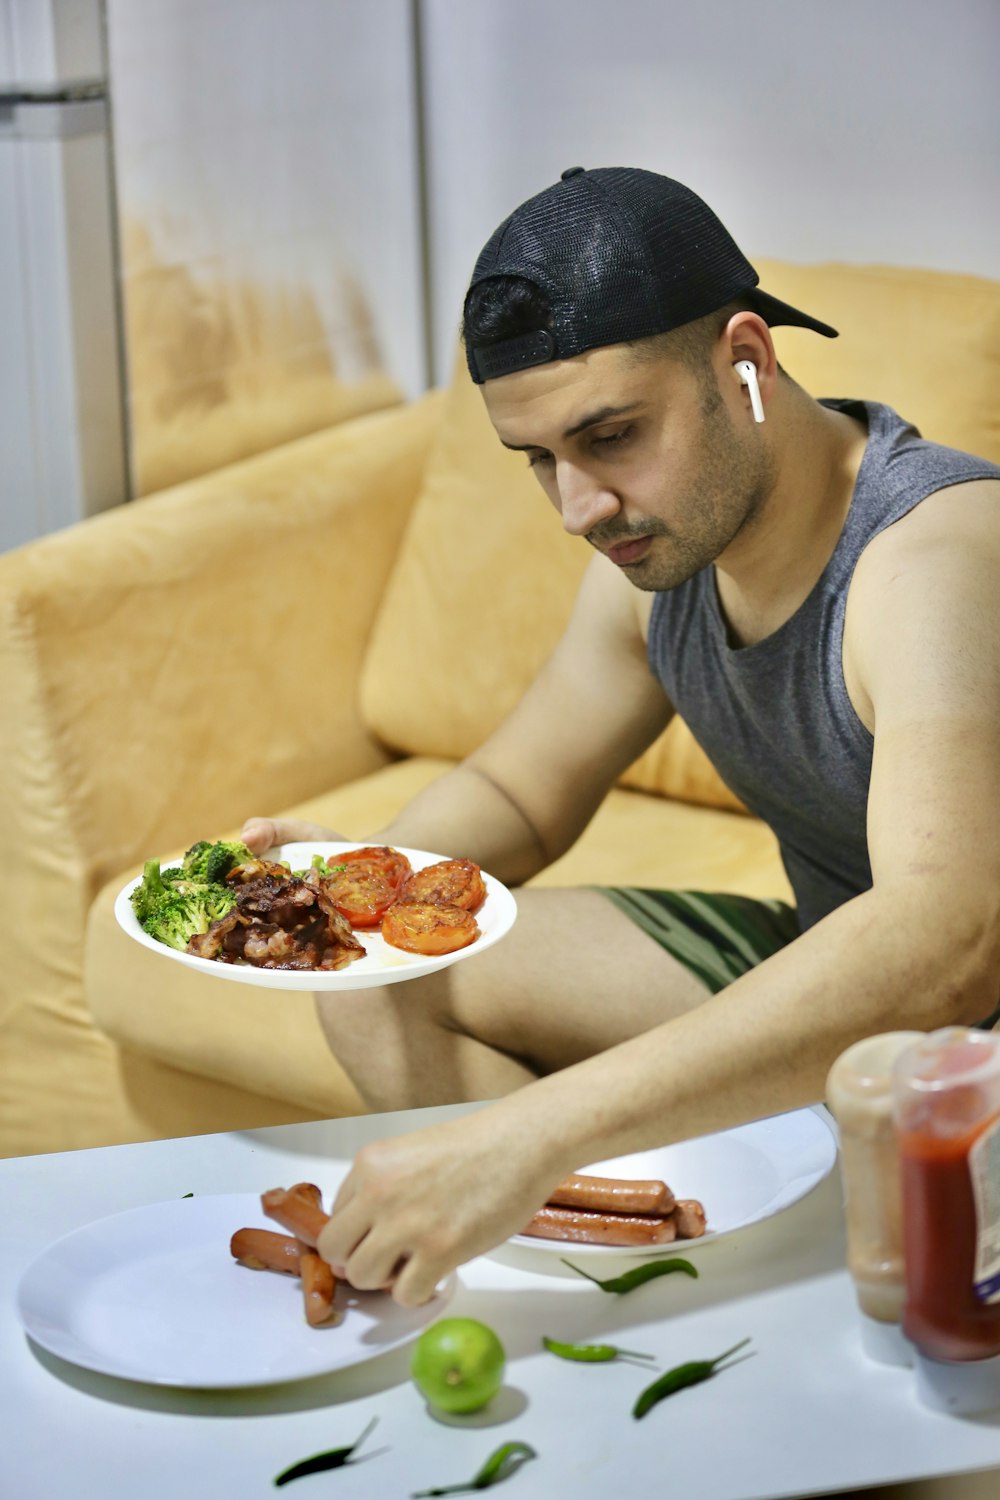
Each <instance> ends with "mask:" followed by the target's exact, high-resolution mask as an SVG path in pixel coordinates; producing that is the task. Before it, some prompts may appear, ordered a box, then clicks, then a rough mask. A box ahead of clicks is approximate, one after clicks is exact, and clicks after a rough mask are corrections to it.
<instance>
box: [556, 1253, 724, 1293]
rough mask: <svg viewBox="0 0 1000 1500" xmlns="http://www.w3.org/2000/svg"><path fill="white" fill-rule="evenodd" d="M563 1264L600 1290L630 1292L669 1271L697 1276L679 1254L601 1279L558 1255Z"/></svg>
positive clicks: (644, 1263) (689, 1264)
mask: <svg viewBox="0 0 1000 1500" xmlns="http://www.w3.org/2000/svg"><path fill="white" fill-rule="evenodd" d="M560 1259H561V1260H562V1263H563V1265H564V1266H569V1268H570V1270H571V1271H576V1273H577V1274H578V1275H579V1276H586V1278H587V1280H588V1281H592V1282H593V1283H594V1285H595V1286H599V1287H600V1289H601V1291H602V1292H630V1291H631V1290H632V1288H633V1287H637V1286H642V1284H643V1282H645V1281H653V1280H654V1279H655V1278H656V1277H657V1276H667V1275H669V1273H670V1272H671V1271H683V1272H684V1274H685V1275H686V1276H694V1277H697V1275H698V1272H697V1271H696V1270H695V1268H694V1266H693V1265H692V1264H691V1262H690V1261H689V1260H682V1258H681V1257H680V1256H679V1255H672V1256H670V1257H669V1259H667V1260H647V1261H643V1263H642V1265H641V1266H635V1267H634V1268H633V1269H632V1270H631V1271H626V1272H625V1274H624V1276H609V1277H608V1278H607V1279H606V1280H604V1281H601V1280H600V1279H599V1278H598V1277H596V1276H591V1274H590V1272H589V1271H581V1270H580V1267H579V1266H574V1265H573V1263H572V1261H568V1260H566V1259H565V1258H564V1257H560Z"/></svg>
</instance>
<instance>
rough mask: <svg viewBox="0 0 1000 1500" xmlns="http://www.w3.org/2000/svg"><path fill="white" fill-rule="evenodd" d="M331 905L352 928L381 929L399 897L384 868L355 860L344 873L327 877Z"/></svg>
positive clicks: (370, 861)
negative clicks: (383, 921)
mask: <svg viewBox="0 0 1000 1500" xmlns="http://www.w3.org/2000/svg"><path fill="white" fill-rule="evenodd" d="M323 886H324V888H325V890H326V893H327V895H328V897H329V898H330V901H331V902H332V904H333V906H334V907H335V908H336V910H337V911H339V912H340V915H341V916H342V917H346V919H347V921H348V922H350V924H351V926H352V927H377V926H378V924H379V923H380V922H381V920H382V918H383V917H384V916H385V914H386V912H387V911H388V910H389V908H390V906H391V905H392V904H393V902H394V901H395V900H396V897H397V896H398V895H399V887H398V885H397V884H396V883H395V881H394V880H392V878H391V877H390V875H389V872H388V870H387V868H386V866H385V865H384V864H382V863H381V862H380V861H378V860H374V859H354V860H351V861H350V863H349V864H347V865H346V866H345V868H344V869H343V870H334V872H333V874H332V875H327V876H324V877H323Z"/></svg>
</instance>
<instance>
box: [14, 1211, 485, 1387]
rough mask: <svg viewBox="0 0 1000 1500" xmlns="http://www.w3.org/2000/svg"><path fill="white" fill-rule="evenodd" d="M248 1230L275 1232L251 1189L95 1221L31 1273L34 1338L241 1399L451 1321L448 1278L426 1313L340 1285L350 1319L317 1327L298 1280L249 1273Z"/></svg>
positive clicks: (110, 1364)
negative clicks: (237, 1252) (239, 1390)
mask: <svg viewBox="0 0 1000 1500" xmlns="http://www.w3.org/2000/svg"><path fill="white" fill-rule="evenodd" d="M244 1226H251V1227H257V1228H261V1229H272V1230H277V1228H278V1226H277V1225H276V1224H274V1223H273V1222H272V1221H271V1220H270V1219H268V1218H266V1217H265V1216H264V1214H263V1213H262V1212H261V1207H260V1198H259V1197H258V1196H257V1195H255V1194H253V1193H225V1194H221V1195H215V1196H209V1197H203V1198H199V1197H194V1198H179V1199H173V1200H171V1201H169V1202H167V1203H149V1204H146V1205H145V1206H144V1207H142V1208H133V1209H129V1210H128V1211H127V1212H125V1213H120V1214H113V1215H112V1216H111V1217H110V1218H107V1219H98V1220H97V1221H96V1222H95V1223H93V1224H87V1225H85V1226H84V1227H83V1228H82V1229H77V1230H74V1232H73V1233H72V1234H68V1235H66V1236H65V1237H64V1238H63V1239H61V1240H56V1242H55V1243H54V1244H52V1245H50V1246H49V1247H48V1249H47V1250H44V1251H43V1252H42V1254H41V1255H40V1256H39V1257H38V1259H37V1260H35V1261H33V1262H32V1264H31V1265H30V1266H29V1267H28V1269H27V1271H25V1273H24V1275H23V1276H22V1278H21V1282H20V1285H19V1287H18V1292H17V1311H18V1316H19V1317H20V1319H21V1323H22V1325H23V1327H24V1330H25V1332H26V1333H27V1334H28V1335H29V1336H30V1337H31V1338H32V1339H34V1341H35V1342H36V1343H37V1344H41V1346H42V1348H43V1349H48V1350H49V1351H50V1352H51V1353H52V1354H58V1355H59V1357H60V1358H61V1359H66V1360H69V1361H70V1362H71V1363H72V1364H75V1365H82V1366H83V1367H84V1368H85V1369H87V1370H97V1371H99V1372H100V1373H101V1374H103V1375H117V1376H120V1377H121V1378H123V1379H126V1380H142V1381H145V1382H147V1383H150V1384H154V1385H169V1386H186V1387H189V1388H196V1389H233V1388H236V1387H246V1386H257V1385H273V1384H277V1383H280V1382H284V1381H289V1380H302V1379H306V1378H308V1377H309V1376H311V1375H324V1374H328V1373H329V1372H330V1371H332V1370H342V1369H345V1368H346V1367H347V1366H348V1365H356V1364H360V1363H361V1362H362V1361H363V1360H366V1359H372V1358H374V1356H375V1355H377V1354H383V1353H385V1351H386V1350H387V1349H394V1348H396V1347H397V1346H398V1345H399V1344H405V1343H407V1342H409V1341H410V1340H412V1339H415V1338H416V1337H417V1336H418V1334H419V1333H420V1331H421V1330H422V1329H423V1328H424V1327H425V1326H426V1325H427V1324H428V1323H431V1322H433V1321H434V1319H435V1318H438V1317H440V1315H441V1313H442V1311H443V1310H444V1308H445V1306H446V1305H447V1303H448V1302H449V1301H450V1300H451V1297H452V1294H453V1292H454V1290H455V1284H456V1279H455V1277H454V1276H452V1277H450V1278H449V1280H448V1282H446V1283H445V1285H444V1287H443V1288H442V1290H441V1291H440V1292H439V1293H438V1295H437V1296H436V1297H435V1298H434V1299H433V1300H432V1301H431V1302H428V1303H426V1304H425V1305H424V1306H423V1307H418V1308H403V1307H399V1306H398V1305H397V1304H396V1303H395V1302H393V1300H392V1298H391V1297H390V1296H388V1294H387V1293H385V1292H356V1291H354V1290H353V1289H352V1288H351V1287H348V1286H345V1285H344V1284H343V1283H340V1284H339V1285H338V1287H337V1293H336V1299H337V1300H336V1306H337V1307H338V1308H339V1309H341V1310H342V1312H343V1317H342V1320H341V1321H340V1322H339V1323H336V1324H332V1325H330V1326H329V1327H321V1328H310V1327H309V1325H308V1324H307V1323H306V1321H305V1318H304V1316H303V1311H302V1288H301V1283H300V1282H299V1280H298V1277H295V1276H284V1275H280V1274H278V1273H276V1272H271V1271H251V1270H248V1269H247V1267H246V1266H240V1265H238V1264H237V1263H236V1261H234V1260H233V1258H232V1256H231V1255H230V1253H229V1240H230V1237H231V1235H232V1234H233V1233H234V1232H235V1231H236V1230H237V1229H241V1228H243V1227H244Z"/></svg>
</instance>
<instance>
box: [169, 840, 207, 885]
mask: <svg viewBox="0 0 1000 1500" xmlns="http://www.w3.org/2000/svg"><path fill="white" fill-rule="evenodd" d="M212 848H213V845H212V844H210V843H209V841H208V839H199V840H198V842H197V843H196V844H192V845H191V847H190V849H189V850H188V851H187V853H186V854H185V856H184V858H183V860H182V861H181V864H180V867H179V870H178V873H180V871H181V870H182V871H183V872H184V874H185V875H189V876H193V877H194V878H195V879H196V880H204V879H205V878H206V875H207V871H206V869H205V866H206V864H207V862H208V856H209V854H210V853H211V851H212Z"/></svg>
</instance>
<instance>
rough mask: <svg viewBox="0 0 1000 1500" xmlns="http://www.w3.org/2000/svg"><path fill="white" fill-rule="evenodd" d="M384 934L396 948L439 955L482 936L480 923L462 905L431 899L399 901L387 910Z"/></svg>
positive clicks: (451, 951) (464, 946)
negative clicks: (444, 903)
mask: <svg viewBox="0 0 1000 1500" xmlns="http://www.w3.org/2000/svg"><path fill="white" fill-rule="evenodd" d="M382 936H383V937H384V938H385V940H386V942H387V943H391V944H392V946H393V947H394V948H405V949H406V951H407V953H423V954H426V955H428V956H434V957H437V956H438V955H440V954H442V953H454V952H455V951H456V949H458V948H467V947H468V946H469V944H470V943H474V942H475V941H476V938H477V937H478V936H479V924H478V923H477V921H476V919H475V917H474V916H473V915H472V913H471V912H468V911H465V910H463V908H462V907H461V906H441V905H439V904H438V903H436V902H432V901H420V902H407V903H406V905H403V903H402V902H398V903H397V904H396V905H395V906H394V907H392V909H391V910H390V911H388V912H387V913H386V916H385V919H384V921H383V922H382Z"/></svg>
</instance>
